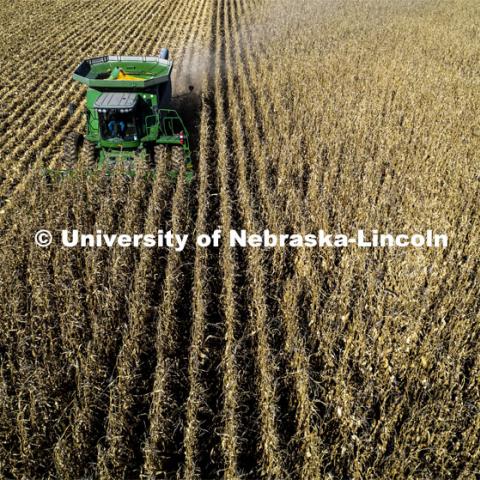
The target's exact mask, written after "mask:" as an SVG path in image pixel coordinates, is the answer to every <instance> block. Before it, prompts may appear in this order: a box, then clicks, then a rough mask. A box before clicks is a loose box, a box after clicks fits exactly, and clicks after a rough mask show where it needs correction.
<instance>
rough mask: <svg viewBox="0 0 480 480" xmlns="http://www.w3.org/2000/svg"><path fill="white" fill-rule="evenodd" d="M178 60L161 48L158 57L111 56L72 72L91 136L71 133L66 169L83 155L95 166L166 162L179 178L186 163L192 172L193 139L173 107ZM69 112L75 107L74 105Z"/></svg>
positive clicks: (65, 149) (67, 146) (187, 169)
mask: <svg viewBox="0 0 480 480" xmlns="http://www.w3.org/2000/svg"><path fill="white" fill-rule="evenodd" d="M172 67H173V61H171V60H169V59H168V50H167V49H166V48H162V50H161V52H160V55H159V56H158V57H143V56H116V55H108V56H103V57H97V58H90V59H87V60H84V61H83V62H82V63H81V64H80V65H79V66H78V67H77V69H76V70H75V72H74V74H73V78H74V80H77V81H79V82H81V83H83V84H85V85H86V86H87V87H88V89H87V98H86V109H85V114H86V132H85V135H81V134H79V133H78V132H70V133H69V134H68V135H67V137H66V139H65V145H64V160H65V163H66V166H67V168H74V167H75V165H76V163H77V161H78V159H79V155H80V152H81V154H82V156H84V158H86V161H87V163H89V164H91V166H94V165H95V166H98V167H100V168H102V167H107V169H108V167H110V166H113V165H115V164H117V163H118V162H125V163H126V164H127V165H133V160H134V159H135V158H139V157H141V158H145V159H146V160H151V161H153V162H154V163H155V162H158V161H163V162H167V165H166V170H167V172H168V173H169V174H173V175H176V173H177V172H178V171H179V169H180V167H181V164H182V162H184V163H185V167H186V171H187V172H189V171H190V174H191V175H192V173H191V168H192V164H191V154H190V146H189V137H188V132H187V129H186V128H185V125H184V123H183V121H182V119H181V118H180V116H179V115H178V113H177V112H176V111H175V110H172V109H171V108H169V107H170V103H171V99H172V82H171V78H170V75H171V72H172ZM69 109H70V113H73V112H74V111H75V105H71V106H70V107H69Z"/></svg>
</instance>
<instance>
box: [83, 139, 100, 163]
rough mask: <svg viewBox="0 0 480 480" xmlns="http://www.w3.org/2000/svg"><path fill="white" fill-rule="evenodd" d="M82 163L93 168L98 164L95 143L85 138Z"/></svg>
mask: <svg viewBox="0 0 480 480" xmlns="http://www.w3.org/2000/svg"><path fill="white" fill-rule="evenodd" d="M80 155H81V158H82V163H83V165H84V166H85V167H87V168H93V167H95V165H96V164H97V160H96V150H95V144H94V143H92V142H90V141H88V140H84V141H83V145H82V150H81V153H80Z"/></svg>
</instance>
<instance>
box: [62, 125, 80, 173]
mask: <svg viewBox="0 0 480 480" xmlns="http://www.w3.org/2000/svg"><path fill="white" fill-rule="evenodd" d="M81 140H82V136H81V135H80V134H79V133H77V132H70V133H68V134H67V136H66V137H65V143H64V145H63V163H64V165H65V167H66V168H74V167H75V165H76V164H77V160H78V150H79V147H80V143H81Z"/></svg>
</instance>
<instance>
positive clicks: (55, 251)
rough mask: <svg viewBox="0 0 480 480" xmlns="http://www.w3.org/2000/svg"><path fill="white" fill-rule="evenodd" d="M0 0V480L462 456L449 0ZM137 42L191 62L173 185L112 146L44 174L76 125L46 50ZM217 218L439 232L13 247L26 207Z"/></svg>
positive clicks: (474, 315)
mask: <svg viewBox="0 0 480 480" xmlns="http://www.w3.org/2000/svg"><path fill="white" fill-rule="evenodd" d="M12 5H13V4H11V3H9V2H6V1H0V6H1V8H0V20H1V23H2V25H3V26H4V27H2V31H1V32H0V39H1V42H0V55H1V56H2V58H4V61H2V81H1V83H0V98H1V100H2V102H1V105H2V107H1V108H2V111H0V119H1V123H2V128H1V129H0V138H1V142H0V156H1V158H2V162H1V165H0V181H1V185H0V196H1V198H2V206H1V214H0V215H1V217H0V229H1V244H0V250H1V255H2V256H1V258H2V262H1V263H0V279H1V280H0V281H1V289H0V318H1V319H2V325H1V326H2V328H1V333H0V398H1V402H0V477H2V478H6V479H10V478H18V479H44V478H45V479H47V478H52V479H53V478H62V479H72V480H75V479H79V478H85V479H89V478H100V479H105V480H106V479H122V478H125V479H133V478H144V479H167V478H178V479H184V478H188V479H190V478H198V479H207V478H208V479H210V478H227V479H239V478H251V479H258V478H265V479H287V478H292V479H296V478H298V479H318V478H332V479H334V478H355V479H364V478H372V479H373V478H424V479H437V478H452V479H453V478H462V479H470V478H475V477H476V476H478V475H479V474H480V467H479V465H480V454H479V451H480V450H479V449H478V445H479V443H480V414H479V412H478V405H479V402H480V390H479V383H478V379H479V378H480V353H479V352H480V350H479V348H478V341H479V333H480V327H479V324H480V323H479V321H480V315H479V313H478V312H479V311H480V309H479V300H478V299H479V298H480V295H479V294H480V292H479V290H480V289H479V284H478V280H477V277H478V255H479V250H478V245H477V244H478V240H479V238H480V236H479V214H478V211H479V207H480V205H479V200H478V198H479V187H480V183H479V173H478V172H479V167H480V161H479V157H478V153H477V152H478V151H479V147H480V142H479V136H480V125H479V121H478V118H479V116H478V108H479V100H480V96H479V93H478V81H479V80H478V57H479V54H480V51H479V47H478V45H479V44H480V42H478V40H479V38H478V37H479V32H480V25H479V21H478V19H479V18H480V10H479V7H478V5H477V4H476V2H474V1H473V0H459V1H458V2H450V4H448V3H447V2H444V3H442V2H434V1H429V0H425V1H413V0H412V1H409V0H402V1H401V2H387V1H384V2H378V1H373V0H367V1H365V2H360V3H359V2H354V1H351V0H342V1H341V2H334V1H329V0H324V1H320V2H315V1H313V0H307V1H306V2H303V3H302V4H301V5H302V6H301V8H297V7H294V6H293V3H292V2H287V1H286V0H279V1H276V2H269V1H256V0H232V1H228V0H197V1H195V2H187V0H182V1H180V2H173V1H167V2H162V3H161V5H159V4H158V2H154V1H153V0H142V1H140V2H133V3H132V2H128V1H124V0H120V1H116V2H112V1H109V2H106V3H99V2H88V8H86V7H85V5H84V3H81V2H75V1H73V0H61V1H59V2H53V3H52V2H41V3H38V2H33V0H28V1H26V2H24V3H22V5H21V6H15V8H14V7H13V6H12ZM113 21H114V22H115V23H116V24H119V25H120V24H121V25H123V26H124V27H123V28H122V29H118V28H112V22H113ZM33 24H35V29H32V25H33ZM40 38H41V41H38V39H40ZM20 44H21V45H23V47H22V49H21V50H18V45H20ZM164 45H167V46H169V47H170V48H171V50H172V56H173V58H174V59H175V60H176V64H177V68H178V69H179V70H178V72H177V82H179V83H181V82H186V83H195V85H198V86H199V88H198V90H199V91H197V92H195V93H194V95H196V97H195V99H192V102H191V104H189V103H188V101H187V103H186V104H185V105H184V107H183V108H184V110H186V112H187V117H188V116H190V121H191V122H192V123H195V128H194V132H195V135H194V141H193V143H194V149H195V171H196V178H195V181H194V183H193V184H186V183H185V182H184V181H183V180H182V179H183V175H182V173H181V174H180V176H179V177H178V178H177V179H176V180H175V181H172V180H171V179H170V178H168V177H167V176H166V175H164V170H163V169H164V163H163V162H159V163H158V165H157V166H156V169H157V170H156V176H155V177H154V178H152V177H149V176H145V175H142V173H143V172H145V171H146V169H147V167H148V165H146V164H143V163H142V161H140V160H139V161H138V162H137V165H136V168H137V170H138V172H139V175H136V176H135V177H134V178H130V177H128V176H126V175H125V174H124V172H123V171H122V168H121V167H118V168H116V169H115V171H114V172H112V174H111V175H109V176H106V175H102V174H99V175H86V174H82V173H81V169H80V170H79V173H78V174H77V175H75V176H66V177H64V178H63V179H62V180H61V181H58V179H57V180H55V181H51V180H49V179H48V178H47V177H45V175H43V174H42V172H41V169H42V168H44V167H58V166H59V165H60V162H61V160H60V157H61V151H62V138H63V137H64V135H65V133H66V132H67V131H69V130H71V129H72V128H73V129H75V128H77V129H81V128H82V119H81V112H77V113H76V114H75V115H74V116H73V117H68V116H67V115H66V113H65V105H66V103H68V102H71V101H76V102H79V101H81V99H82V95H83V91H80V90H78V88H76V87H74V86H73V84H72V83H71V81H70V79H69V77H68V76H69V72H70V70H71V67H72V65H74V64H76V63H78V61H79V60H81V59H82V58H83V57H85V56H91V55H95V54H101V53H119V54H155V53H157V52H158V50H159V48H160V46H164ZM46 55H47V56H48V58H49V61H48V62H44V61H43V60H42V59H44V58H45V56H46ZM19 59H23V60H24V62H23V63H20V64H21V65H24V66H23V67H20V68H19V67H18V65H19ZM27 67H28V68H27ZM157 153H158V155H157V156H161V155H165V156H168V155H170V153H169V152H168V151H167V150H165V151H164V152H163V153H162V152H160V151H159V152H157ZM84 161H86V160H85V159H83V158H81V159H80V166H82V162H84ZM217 226H220V227H221V228H222V229H223V230H224V231H228V230H229V229H241V228H245V229H247V230H248V231H249V232H251V233H255V232H258V231H262V230H263V229H265V228H268V229H270V231H272V232H278V233H284V232H287V233H288V232H290V233H292V232H300V233H311V232H315V231H317V230H318V229H324V230H325V231H329V232H344V233H347V234H350V233H353V232H354V231H356V230H357V229H358V228H363V229H365V230H367V231H368V230H371V229H378V230H379V231H385V232H387V231H388V232H396V233H400V232H416V231H418V232H424V231H425V230H426V229H427V228H431V229H433V230H435V231H437V232H445V233H448V234H449V238H450V245H449V247H448V248H447V249H439V250H436V249H423V248H421V249H412V248H407V249H371V250H367V249H364V250H361V249H356V248H346V249H315V248H314V249H289V248H285V249H284V248H273V249H269V250H267V249H255V248H249V249H240V248H237V249H232V248H229V247H228V245H226V243H225V242H224V243H222V245H221V246H220V248H218V249H214V248H208V249H205V248H201V247H199V246H195V244H194V243H190V244H188V246H187V248H186V249H185V250H184V251H182V252H176V251H174V250H167V249H149V248H145V247H141V248H139V249H133V248H132V249H128V248H126V249H125V248H120V247H114V248H112V249H108V248H90V249H88V248H85V249H81V248H71V249H67V248H62V247H60V246H58V245H56V246H55V245H54V246H52V247H50V248H46V249H41V248H38V247H36V246H35V245H34V243H33V235H34V233H35V232H36V231H37V230H38V229H40V228H47V229H49V230H51V231H53V232H59V231H60V230H62V229H65V228H70V229H71V228H78V229H79V230H80V231H82V232H86V233H93V232H95V231H96V230H97V229H100V230H102V231H104V232H108V233H116V232H122V233H139V232H144V233H155V232H156V230H157V229H159V228H162V229H164V230H167V229H173V230H174V231H175V232H178V233H189V234H190V237H191V238H192V237H195V236H196V235H197V234H200V233H211V232H212V231H213V230H214V229H215V228H217Z"/></svg>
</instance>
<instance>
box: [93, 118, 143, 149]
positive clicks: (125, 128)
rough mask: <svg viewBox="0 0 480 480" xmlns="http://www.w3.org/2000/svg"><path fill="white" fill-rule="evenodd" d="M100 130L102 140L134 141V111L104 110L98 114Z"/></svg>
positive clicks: (135, 131)
mask: <svg viewBox="0 0 480 480" xmlns="http://www.w3.org/2000/svg"><path fill="white" fill-rule="evenodd" d="M99 117H100V130H101V134H102V138H103V139H104V140H113V141H127V142H129V141H135V140H137V139H138V132H137V122H136V118H135V117H136V116H135V113H134V112H133V111H132V112H126V113H121V112H116V111H114V110H112V111H108V110H107V111H106V112H102V113H100V114H99Z"/></svg>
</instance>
